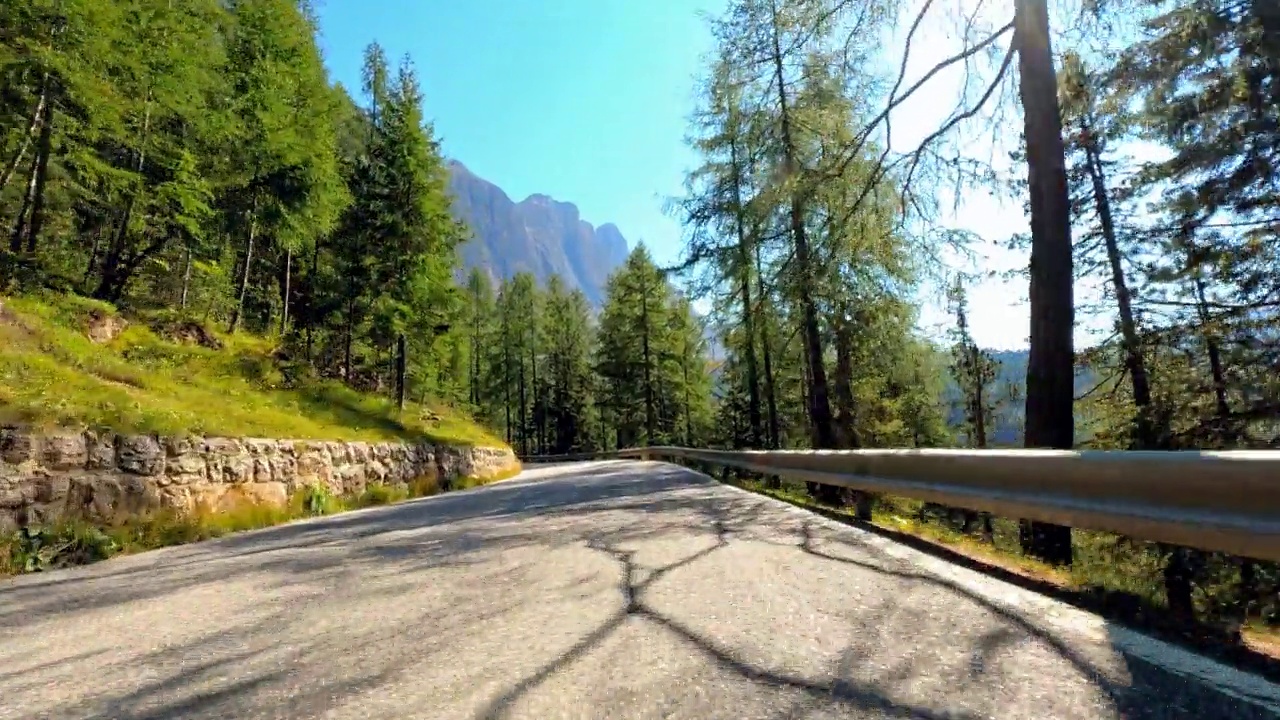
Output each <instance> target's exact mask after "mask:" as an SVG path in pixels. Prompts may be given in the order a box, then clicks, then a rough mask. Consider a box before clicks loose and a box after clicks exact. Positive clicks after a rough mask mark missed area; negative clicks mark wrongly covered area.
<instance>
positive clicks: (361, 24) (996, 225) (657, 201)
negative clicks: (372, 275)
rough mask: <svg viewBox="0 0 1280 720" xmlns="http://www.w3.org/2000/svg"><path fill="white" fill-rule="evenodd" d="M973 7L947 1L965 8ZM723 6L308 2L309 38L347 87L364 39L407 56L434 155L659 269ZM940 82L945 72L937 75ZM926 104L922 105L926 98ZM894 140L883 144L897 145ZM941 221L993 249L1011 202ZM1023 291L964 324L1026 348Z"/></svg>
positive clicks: (1014, 220)
mask: <svg viewBox="0 0 1280 720" xmlns="http://www.w3.org/2000/svg"><path fill="white" fill-rule="evenodd" d="M971 1H972V0H953V2H955V3H959V4H960V6H963V4H964V3H967V2H971ZM722 6H723V0H651V1H650V2H641V1H640V0H537V1H536V2H532V1H527V0H465V1H461V2H459V1H458V0H450V1H445V0H321V2H320V3H319V8H318V10H319V14H320V21H321V34H322V36H321V42H322V46H323V48H324V52H325V57H326V62H327V64H328V66H329V68H330V72H331V75H332V77H333V78H334V79H336V80H338V81H341V82H342V83H343V84H345V85H347V86H348V87H351V88H358V87H359V78H360V74H359V73H360V61H361V54H362V51H363V49H364V47H365V46H366V45H367V44H368V43H369V42H371V41H373V40H377V41H378V42H379V43H381V44H382V45H383V47H384V48H386V50H387V53H388V55H389V56H390V57H391V58H392V59H398V58H399V57H400V56H402V55H404V54H406V53H407V54H408V55H409V56H410V57H411V58H412V59H413V61H414V63H415V65H416V67H417V69H418V73H419V77H420V80H421V83H422V86H423V92H424V95H425V98H426V102H425V111H426V115H427V117H428V118H430V119H431V120H432V121H433V122H434V123H435V127H436V131H437V133H438V135H439V136H440V137H441V139H442V141H443V145H444V150H445V153H446V154H447V155H449V156H450V157H453V158H456V159H458V160H460V161H462V162H463V163H465V164H466V165H467V166H468V167H470V168H471V169H472V170H473V171H474V172H476V173H477V174H478V175H480V176H482V177H484V178H486V179H488V180H490V181H491V182H494V183H496V184H497V185H499V186H500V187H501V188H502V189H503V190H505V191H506V192H507V194H508V195H510V196H512V197H513V198H514V199H517V200H519V199H522V198H524V197H526V196H527V195H530V194H533V193H543V194H547V195H550V196H552V197H554V198H556V199H559V200H565V201H569V202H573V203H574V204H576V205H577V206H578V208H579V209H580V210H581V211H582V216H583V218H584V219H586V220H587V221H589V222H592V223H594V224H596V225H600V224H603V223H606V222H613V223H615V224H617V225H618V227H619V228H620V229H621V230H622V232H623V234H624V235H625V236H626V237H627V239H628V241H630V242H631V244H632V245H633V246H634V244H635V243H636V242H637V241H639V240H644V241H645V242H646V244H648V245H649V247H650V248H651V249H652V250H653V252H654V254H655V255H656V256H657V258H658V259H659V261H660V262H669V261H674V260H675V259H676V258H677V257H678V256H679V254H680V251H681V237H680V228H679V226H678V224H677V223H676V222H674V221H673V220H672V219H671V218H669V217H667V216H666V215H664V213H663V200H664V199H665V198H667V197H670V196H673V195H677V194H679V192H680V191H681V187H682V181H683V178H684V173H685V170H686V169H688V168H689V167H691V166H692V165H693V164H694V163H695V162H696V159H695V158H694V157H693V155H692V153H691V152H690V151H689V150H688V149H687V147H686V146H685V143H684V137H685V133H686V131H687V127H688V126H687V118H688V117H689V114H690V113H691V112H692V110H693V108H694V98H695V95H694V83H695V77H696V75H697V74H698V72H699V70H700V68H701V63H700V59H701V57H702V55H703V54H704V53H705V52H707V51H708V50H709V49H710V48H711V41H710V37H709V33H708V31H707V24H706V22H705V20H703V19H702V18H701V17H700V16H699V13H700V12H704V11H711V12H715V11H718V10H719V9H720V8H721V7H722ZM939 28H940V29H938V30H937V33H938V36H937V37H936V38H933V39H932V41H931V42H926V43H918V44H917V47H923V48H924V50H923V51H920V52H918V53H917V55H916V57H915V58H914V59H913V62H912V63H911V67H913V68H920V72H923V69H924V68H927V67H928V66H929V65H931V64H933V63H934V62H937V59H939V58H940V57H942V56H943V55H944V54H946V53H947V52H949V48H948V47H947V43H946V42H945V39H946V38H945V36H946V35H947V33H946V30H945V28H943V27H942V26H941V25H940V26H939ZM937 82H938V83H942V85H937V86H936V87H935V85H936V83H935V85H931V86H930V90H929V92H928V93H927V94H922V97H921V102H919V103H907V104H906V105H904V106H903V107H902V108H901V109H900V111H898V112H897V113H895V127H894V133H895V138H903V137H905V138H906V141H907V142H909V141H910V138H911V137H912V135H913V129H914V130H915V131H916V132H915V133H914V135H916V136H920V135H922V134H923V133H924V132H927V131H928V127H929V126H930V123H933V124H934V125H936V123H937V121H938V118H939V117H940V116H939V114H938V113H939V112H945V109H941V110H940V107H941V104H939V103H938V102H937V100H936V99H937V98H938V97H946V93H948V92H952V91H949V90H948V86H947V85H946V83H947V82H948V80H947V79H946V78H945V77H943V78H939V80H938V81H937ZM950 82H952V83H953V84H954V83H955V82H956V80H955V78H952V80H951V81H950ZM926 95H927V96H926ZM897 144H898V142H897V141H895V145H897ZM947 221H948V222H949V223H950V224H953V225H956V226H960V227H965V228H967V229H970V230H973V231H975V232H978V233H980V234H982V235H983V236H985V237H988V238H992V239H995V240H999V239H1003V238H1004V237H1007V236H1008V235H1009V234H1010V233H1012V232H1016V231H1020V230H1023V229H1024V228H1025V227H1026V220H1025V217H1024V216H1023V214H1022V210H1021V208H1020V207H1017V206H1016V205H1015V204H1007V203H1006V204H1001V203H1000V202H998V201H997V200H996V199H994V198H992V197H991V196H990V194H989V193H986V192H983V191H975V192H967V193H965V195H964V202H963V203H962V205H961V207H960V209H959V211H958V212H956V213H953V214H949V216H948V217H947ZM974 252H975V257H976V260H975V261H968V262H962V261H961V260H960V259H959V258H955V257H953V258H950V260H951V262H952V263H954V264H955V265H956V266H957V267H959V266H961V265H965V266H968V269H970V270H973V269H1001V270H1003V269H1008V268H1011V267H1015V266H1017V265H1019V264H1020V263H1022V262H1025V259H1023V258H1020V257H1017V256H1014V255H1011V254H1010V253H1008V252H1005V251H1002V250H999V249H998V248H997V247H996V245H995V244H994V243H984V244H980V245H979V246H975V248H974ZM1024 285H1025V283H1001V282H997V281H987V282H984V283H981V284H979V285H978V286H975V287H973V288H972V289H971V294H970V306H971V310H970V312H971V323H972V325H973V326H974V333H975V337H976V339H977V340H978V341H979V342H980V343H982V344H984V345H986V346H989V347H994V348H1001V349H1004V348H1014V347H1021V346H1024V345H1025V337H1026V333H1027V324H1028V320H1027V312H1026V307H1025V302H1024V301H1022V298H1023V297H1024V296H1025V294H1026V289H1025V287H1024ZM936 290H937V289H936V288H929V289H926V291H925V292H924V293H923V295H922V298H921V303H922V307H923V310H922V317H921V325H922V328H923V329H925V330H926V331H927V332H930V334H935V335H936V334H938V333H940V332H941V331H943V330H944V329H945V327H946V326H947V325H949V319H948V317H947V316H946V312H945V309H944V308H943V307H942V305H941V302H940V296H939V293H938V292H937V291H936Z"/></svg>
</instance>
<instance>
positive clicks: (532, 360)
mask: <svg viewBox="0 0 1280 720" xmlns="http://www.w3.org/2000/svg"><path fill="white" fill-rule="evenodd" d="M529 335H530V337H531V342H530V343H529V384H530V386H531V387H532V388H533V432H534V438H533V439H534V443H535V447H537V448H538V454H539V455H545V454H546V451H547V448H546V442H545V438H544V436H543V433H542V388H541V387H539V385H538V331H537V330H535V329H530V330H529Z"/></svg>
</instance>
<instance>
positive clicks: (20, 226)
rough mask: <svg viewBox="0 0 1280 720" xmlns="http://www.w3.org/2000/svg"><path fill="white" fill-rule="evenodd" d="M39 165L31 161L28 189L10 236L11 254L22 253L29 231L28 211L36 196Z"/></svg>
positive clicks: (23, 195) (23, 196)
mask: <svg viewBox="0 0 1280 720" xmlns="http://www.w3.org/2000/svg"><path fill="white" fill-rule="evenodd" d="M37 165H38V163H37V162H36V161H35V160H32V161H31V172H29V173H28V174H27V189H26V192H24V193H23V194H22V205H20V206H19V207H18V217H17V219H16V220H14V223H13V232H12V233H10V235H9V252H11V253H13V254H15V255H16V254H18V253H20V252H22V238H23V237H24V236H25V234H26V229H27V211H28V210H30V209H31V202H32V201H33V200H34V199H35V196H36V168H37Z"/></svg>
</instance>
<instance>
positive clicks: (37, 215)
mask: <svg viewBox="0 0 1280 720" xmlns="http://www.w3.org/2000/svg"><path fill="white" fill-rule="evenodd" d="M52 152H53V104H52V103H49V104H46V105H45V106H44V121H43V122H42V123H40V142H39V144H37V145H36V187H35V197H34V198H33V199H32V202H31V223H30V225H29V227H28V228H27V254H28V255H33V254H35V251H36V242H37V241H38V240H39V238H40V231H41V230H43V229H44V187H45V184H46V182H47V181H48V179H49V155H50V154H51V153H52Z"/></svg>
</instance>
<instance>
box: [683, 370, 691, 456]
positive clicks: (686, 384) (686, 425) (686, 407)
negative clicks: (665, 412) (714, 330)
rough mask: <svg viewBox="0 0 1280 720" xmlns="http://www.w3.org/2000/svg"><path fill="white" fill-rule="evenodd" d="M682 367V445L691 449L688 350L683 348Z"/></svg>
mask: <svg viewBox="0 0 1280 720" xmlns="http://www.w3.org/2000/svg"><path fill="white" fill-rule="evenodd" d="M682 365H683V366H684V367H683V368H682V369H683V370H684V445H685V447H693V415H692V413H691V412H690V411H691V409H692V408H690V407H689V405H690V399H689V348H688V346H686V347H685V358H684V362H683V363H682Z"/></svg>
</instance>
